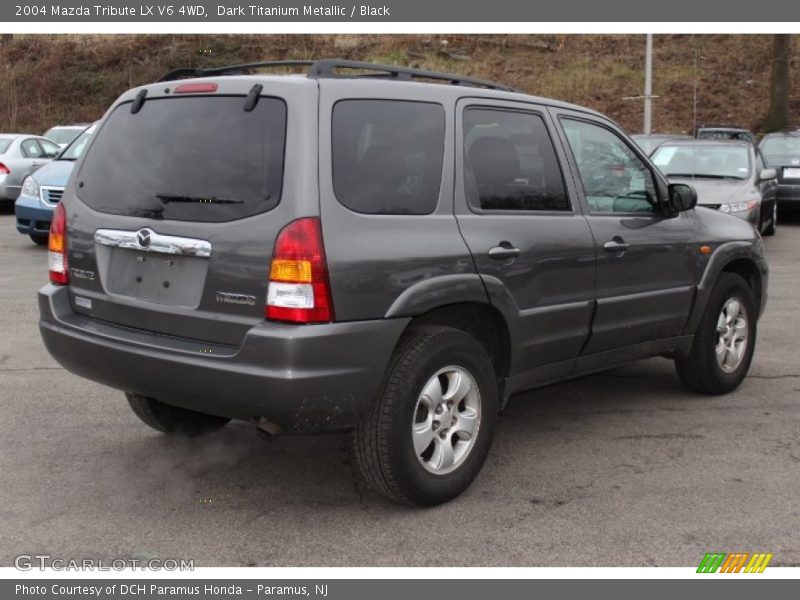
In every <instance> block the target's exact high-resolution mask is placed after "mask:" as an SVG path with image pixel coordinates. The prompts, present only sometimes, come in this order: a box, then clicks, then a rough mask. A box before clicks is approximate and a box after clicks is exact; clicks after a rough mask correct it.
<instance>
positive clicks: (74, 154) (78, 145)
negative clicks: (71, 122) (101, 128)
mask: <svg viewBox="0 0 800 600" xmlns="http://www.w3.org/2000/svg"><path fill="white" fill-rule="evenodd" d="M93 132H94V127H89V129H87V130H86V131H84V132H83V133H82V134H80V136H78V138H77V139H76V140H75V141H74V142H72V143H71V144H70V145H69V147H68V148H66V149H65V150H64V152H62V153H61V156H59V157H58V159H59V160H78V159H79V158H80V157H81V154H83V151H84V150H85V149H86V146H87V144H88V143H89V139H90V138H91V137H92V133H93Z"/></svg>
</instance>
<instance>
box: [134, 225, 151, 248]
mask: <svg viewBox="0 0 800 600" xmlns="http://www.w3.org/2000/svg"><path fill="white" fill-rule="evenodd" d="M151 233H152V231H150V230H149V229H142V230H140V231H139V232H138V233H137V234H136V237H137V239H138V240H139V245H140V246H141V247H142V248H147V247H148V246H149V245H150V234H151Z"/></svg>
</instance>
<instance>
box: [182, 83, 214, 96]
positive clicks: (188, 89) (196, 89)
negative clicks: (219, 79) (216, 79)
mask: <svg viewBox="0 0 800 600" xmlns="http://www.w3.org/2000/svg"><path fill="white" fill-rule="evenodd" d="M216 91H217V84H216V83H184V84H183V85H179V86H177V87H176V88H175V93H176V94H201V93H210V92H216Z"/></svg>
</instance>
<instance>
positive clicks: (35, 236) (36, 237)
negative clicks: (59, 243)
mask: <svg viewBox="0 0 800 600" xmlns="http://www.w3.org/2000/svg"><path fill="white" fill-rule="evenodd" d="M30 238H31V241H32V242H33V243H34V244H37V245H39V246H47V241H48V239H49V238H50V235H49V234H47V233H31V234H30Z"/></svg>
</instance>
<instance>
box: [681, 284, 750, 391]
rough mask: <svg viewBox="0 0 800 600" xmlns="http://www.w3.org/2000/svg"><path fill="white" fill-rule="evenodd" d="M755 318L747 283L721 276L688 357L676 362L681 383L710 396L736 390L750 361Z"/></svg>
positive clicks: (712, 292)
mask: <svg viewBox="0 0 800 600" xmlns="http://www.w3.org/2000/svg"><path fill="white" fill-rule="evenodd" d="M757 318H758V311H757V309H756V305H755V301H754V300H753V292H752V290H751V289H750V286H749V285H747V282H746V281H745V280H744V279H743V278H742V277H741V276H739V275H736V274H735V273H722V274H721V275H720V278H719V280H718V281H717V283H716V285H715V286H714V289H713V290H712V291H711V296H710V297H709V300H708V304H707V305H706V308H705V312H704V313H703V317H702V318H701V320H700V325H699V326H698V328H697V333H696V334H695V339H694V343H693V344H692V348H691V350H690V352H689V354H688V355H687V356H685V357H679V358H676V359H675V366H676V368H677V371H678V377H680V380H681V382H682V383H683V384H684V385H685V386H686V387H687V388H689V389H690V390H692V391H695V392H701V393H704V394H709V395H719V394H726V393H728V392H730V391H733V390H735V389H736V388H737V387H739V384H740V383H741V382H742V380H743V379H744V378H745V376H746V375H747V371H748V370H749V368H750V362H751V361H752V359H753V350H754V348H755V342H756V330H757V328H756V319H757Z"/></svg>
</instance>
